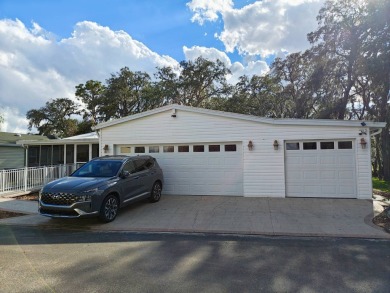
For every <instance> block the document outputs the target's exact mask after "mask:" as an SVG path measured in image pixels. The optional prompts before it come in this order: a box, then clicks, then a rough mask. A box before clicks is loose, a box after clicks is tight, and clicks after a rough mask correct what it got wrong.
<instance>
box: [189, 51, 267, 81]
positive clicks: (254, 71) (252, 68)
mask: <svg viewBox="0 0 390 293" xmlns="http://www.w3.org/2000/svg"><path fill="white" fill-rule="evenodd" d="M183 52H184V55H185V57H186V60H195V59H196V58H198V57H200V56H202V57H203V58H206V59H209V60H211V61H216V60H220V61H222V62H223V63H224V64H225V65H226V67H227V68H229V69H230V71H231V73H232V74H231V75H229V76H228V77H227V80H228V82H230V83H232V84H234V83H236V82H237V81H238V78H239V77H240V76H242V75H247V76H252V75H263V74H265V73H266V72H268V70H269V67H268V65H267V63H266V62H265V61H262V60H256V59H254V60H250V59H249V60H248V61H247V62H246V63H245V65H243V64H242V63H240V62H234V63H233V64H232V62H231V61H230V58H229V57H228V55H226V53H224V52H221V51H219V50H217V49H215V48H206V47H200V46H194V47H191V48H187V47H186V46H184V47H183Z"/></svg>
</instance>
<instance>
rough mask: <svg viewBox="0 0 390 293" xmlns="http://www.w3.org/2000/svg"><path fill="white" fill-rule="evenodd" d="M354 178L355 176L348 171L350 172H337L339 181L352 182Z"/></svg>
mask: <svg viewBox="0 0 390 293" xmlns="http://www.w3.org/2000/svg"><path fill="white" fill-rule="evenodd" d="M354 177H355V174H354V172H352V171H350V170H343V171H339V178H340V179H341V180H344V181H345V180H348V179H349V181H352V180H353V179H354Z"/></svg>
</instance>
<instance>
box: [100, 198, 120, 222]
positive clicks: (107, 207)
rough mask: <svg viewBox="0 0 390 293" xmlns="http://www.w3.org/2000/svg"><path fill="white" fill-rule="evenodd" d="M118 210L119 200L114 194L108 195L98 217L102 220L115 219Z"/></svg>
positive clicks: (109, 220)
mask: <svg viewBox="0 0 390 293" xmlns="http://www.w3.org/2000/svg"><path fill="white" fill-rule="evenodd" d="M118 210H119V201H118V198H117V197H116V196H115V195H112V194H111V195H108V196H107V197H106V198H105V199H104V201H103V204H102V206H101V208H100V215H99V217H100V219H101V220H102V221H103V222H106V223H108V222H112V221H114V220H115V218H116V215H117V214H118Z"/></svg>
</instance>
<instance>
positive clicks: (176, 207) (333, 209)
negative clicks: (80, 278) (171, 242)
mask: <svg viewBox="0 0 390 293" xmlns="http://www.w3.org/2000/svg"><path fill="white" fill-rule="evenodd" d="M0 209H6V210H13V211H22V212H25V213H26V212H27V213H31V215H27V216H22V217H16V218H8V219H3V220H0V224H9V225H33V226H41V227H45V226H50V227H58V228H62V229H63V228H69V229H83V230H103V231H149V232H184V233H186V232H190V233H191V232H198V233H234V234H253V235H288V236H290V235H294V236H332V237H361V238H388V239H390V234H388V233H386V232H384V230H383V229H381V228H379V227H377V226H375V225H374V224H373V223H372V222H371V220H372V217H373V204H372V201H371V200H356V199H313V198H280V199H279V198H278V199H275V198H246V197H227V196H163V197H162V199H161V201H160V202H158V203H155V204H150V203H149V202H148V201H141V202H138V203H136V204H134V205H132V206H129V207H126V208H124V209H122V210H121V211H120V214H119V215H118V217H117V219H116V220H115V221H114V222H111V223H108V224H102V223H100V222H99V221H98V219H50V218H46V217H43V216H40V215H37V214H36V213H37V203H36V202H28V201H20V200H14V199H10V198H0Z"/></svg>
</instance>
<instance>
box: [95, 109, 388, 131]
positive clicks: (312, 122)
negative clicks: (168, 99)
mask: <svg viewBox="0 0 390 293" xmlns="http://www.w3.org/2000/svg"><path fill="white" fill-rule="evenodd" d="M172 109H176V110H182V111H188V112H193V113H199V114H207V115H213V116H220V117H225V118H233V119H239V120H246V121H253V122H258V123H266V124H273V125H302V126H304V125H307V126H344V127H369V128H372V127H375V128H383V127H385V126H386V123H385V122H371V121H364V122H365V123H366V125H365V126H362V125H361V123H362V122H363V120H332V119H279V118H264V117H257V116H251V115H244V114H238V113H231V112H223V111H216V110H209V109H203V108H195V107H189V106H183V105H177V104H172V105H167V106H164V107H160V108H156V109H153V110H149V111H145V112H142V113H139V114H135V115H130V116H127V117H123V118H119V119H115V120H111V121H107V122H103V123H100V124H98V125H96V126H95V127H94V128H93V130H98V129H102V128H105V127H109V126H113V125H116V124H120V123H125V122H129V121H132V120H136V119H140V118H143V117H146V116H150V115H154V114H158V113H161V112H164V111H171V110H172ZM179 115H180V114H179Z"/></svg>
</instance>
